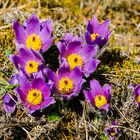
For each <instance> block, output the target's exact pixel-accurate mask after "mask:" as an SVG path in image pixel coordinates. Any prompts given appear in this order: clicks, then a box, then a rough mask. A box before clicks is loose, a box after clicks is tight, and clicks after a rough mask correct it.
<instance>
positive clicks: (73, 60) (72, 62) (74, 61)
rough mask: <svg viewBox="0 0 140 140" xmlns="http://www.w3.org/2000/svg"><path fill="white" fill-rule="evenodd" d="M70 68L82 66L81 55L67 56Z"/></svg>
mask: <svg viewBox="0 0 140 140" xmlns="http://www.w3.org/2000/svg"><path fill="white" fill-rule="evenodd" d="M67 60H68V63H69V66H70V69H71V70H73V69H74V68H75V67H76V66H82V65H83V60H82V58H81V56H80V55H77V54H71V55H69V56H68V58H67Z"/></svg>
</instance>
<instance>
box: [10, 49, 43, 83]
mask: <svg viewBox="0 0 140 140" xmlns="http://www.w3.org/2000/svg"><path fill="white" fill-rule="evenodd" d="M9 60H10V61H11V62H12V63H13V64H14V65H15V67H16V68H17V69H18V70H20V69H22V70H23V71H24V72H25V73H26V74H27V75H28V76H30V75H31V74H32V73H36V72H38V71H40V70H41V69H42V67H43V63H44V61H43V58H42V56H41V55H40V54H39V53H38V52H34V51H33V50H28V49H26V48H20V49H19V52H18V55H14V54H12V55H10V56H9ZM13 80H14V79H13ZM14 81H15V80H14Z"/></svg>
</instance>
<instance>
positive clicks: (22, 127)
mask: <svg viewBox="0 0 140 140" xmlns="http://www.w3.org/2000/svg"><path fill="white" fill-rule="evenodd" d="M21 128H22V129H23V130H24V131H25V132H26V133H27V135H28V137H29V139H30V140H33V139H32V137H31V135H30V133H29V132H28V131H27V130H26V129H25V128H24V127H21Z"/></svg>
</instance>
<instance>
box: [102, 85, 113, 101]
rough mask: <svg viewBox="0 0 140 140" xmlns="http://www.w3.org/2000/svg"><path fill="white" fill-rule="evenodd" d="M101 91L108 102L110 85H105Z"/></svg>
mask: <svg viewBox="0 0 140 140" xmlns="http://www.w3.org/2000/svg"><path fill="white" fill-rule="evenodd" d="M103 90H104V95H105V97H106V98H107V101H108V102H109V100H110V92H111V85H110V84H105V85H104V86H103Z"/></svg>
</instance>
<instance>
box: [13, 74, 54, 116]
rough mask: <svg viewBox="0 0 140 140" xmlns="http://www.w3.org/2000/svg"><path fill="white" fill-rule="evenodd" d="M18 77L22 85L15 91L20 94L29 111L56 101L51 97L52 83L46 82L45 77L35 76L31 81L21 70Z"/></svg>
mask: <svg viewBox="0 0 140 140" xmlns="http://www.w3.org/2000/svg"><path fill="white" fill-rule="evenodd" d="M18 78H19V85H20V87H19V88H16V89H15V92H16V93H17V94H18V95H19V98H20V100H21V101H22V103H23V104H24V106H25V107H26V108H27V109H28V111H29V113H33V112H34V111H36V110H40V109H43V108H45V107H47V106H49V105H51V104H54V103H55V100H54V98H53V97H51V90H50V85H48V84H47V83H45V80H44V78H43V77H38V78H34V79H33V80H32V81H29V80H28V79H27V77H26V76H25V75H24V74H23V73H22V72H21V71H20V73H19V76H18Z"/></svg>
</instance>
